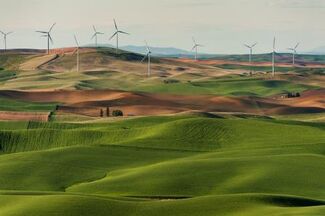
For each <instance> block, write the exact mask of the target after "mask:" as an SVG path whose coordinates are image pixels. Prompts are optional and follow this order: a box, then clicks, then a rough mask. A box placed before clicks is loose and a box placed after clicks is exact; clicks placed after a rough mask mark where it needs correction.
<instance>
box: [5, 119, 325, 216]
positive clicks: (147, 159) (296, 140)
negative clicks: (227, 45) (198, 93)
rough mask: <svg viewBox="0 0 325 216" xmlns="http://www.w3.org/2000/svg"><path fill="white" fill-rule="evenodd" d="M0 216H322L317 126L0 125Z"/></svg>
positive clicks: (223, 122)
mask: <svg viewBox="0 0 325 216" xmlns="http://www.w3.org/2000/svg"><path fill="white" fill-rule="evenodd" d="M0 128H1V130H0V131H1V133H0V138H1V139H0V147H1V150H2V154H1V155H0V176H1V178H0V200H1V203H2V207H0V214H1V215H26V213H27V214H29V215H107V214H113V215H142V216H145V215H158V216H160V215H168V214H170V215H184V216H185V215H202V214H203V213H202V212H204V214H203V215H260V214H265V215H321V214H323V213H324V211H325V188H324V185H323V183H322V182H323V181H324V179H325V176H324V173H323V172H322V170H324V169H325V163H324V162H325V161H324V153H325V145H324V144H325V135H324V134H325V133H324V129H325V125H324V123H309V122H300V121H288V120H272V119H240V118H236V119H233V118H224V119H220V118H207V117H199V116H173V117H172V116H170V117H145V118H134V119H130V120H123V121H116V122H112V121H110V122H107V123H105V122H101V123H60V122H52V123H35V122H34V123H33V122H29V123H28V122H1V123H0Z"/></svg>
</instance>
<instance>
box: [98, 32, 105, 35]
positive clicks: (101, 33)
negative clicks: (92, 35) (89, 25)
mask: <svg viewBox="0 0 325 216" xmlns="http://www.w3.org/2000/svg"><path fill="white" fill-rule="evenodd" d="M97 34H100V35H103V34H105V33H103V32H97Z"/></svg>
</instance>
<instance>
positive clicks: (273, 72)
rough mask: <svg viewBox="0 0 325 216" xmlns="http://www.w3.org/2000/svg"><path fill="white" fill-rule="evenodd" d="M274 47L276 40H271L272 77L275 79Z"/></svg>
mask: <svg viewBox="0 0 325 216" xmlns="http://www.w3.org/2000/svg"><path fill="white" fill-rule="evenodd" d="M275 45H276V38H275V37H274V39H273V52H272V76H273V77H275Z"/></svg>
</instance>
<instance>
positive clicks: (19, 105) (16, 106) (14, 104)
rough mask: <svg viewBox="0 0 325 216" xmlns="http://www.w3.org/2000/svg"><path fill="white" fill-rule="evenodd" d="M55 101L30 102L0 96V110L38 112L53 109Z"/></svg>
mask: <svg viewBox="0 0 325 216" xmlns="http://www.w3.org/2000/svg"><path fill="white" fill-rule="evenodd" d="M56 105H57V104H56V103H32V102H24V101H17V100H11V99H7V98H1V97H0V111H22V112H38V111H53V110H54V109H55V107H56Z"/></svg>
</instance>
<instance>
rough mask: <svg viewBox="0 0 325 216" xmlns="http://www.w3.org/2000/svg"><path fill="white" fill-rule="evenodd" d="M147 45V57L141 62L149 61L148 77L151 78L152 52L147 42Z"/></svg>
mask: <svg viewBox="0 0 325 216" xmlns="http://www.w3.org/2000/svg"><path fill="white" fill-rule="evenodd" d="M145 44H146V48H147V54H146V55H145V57H144V58H143V59H142V61H141V62H143V61H144V60H146V59H148V77H150V76H151V54H152V52H151V50H150V47H149V46H148V43H147V41H145Z"/></svg>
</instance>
